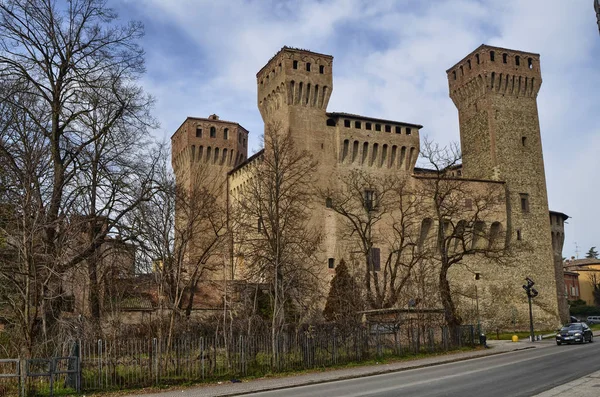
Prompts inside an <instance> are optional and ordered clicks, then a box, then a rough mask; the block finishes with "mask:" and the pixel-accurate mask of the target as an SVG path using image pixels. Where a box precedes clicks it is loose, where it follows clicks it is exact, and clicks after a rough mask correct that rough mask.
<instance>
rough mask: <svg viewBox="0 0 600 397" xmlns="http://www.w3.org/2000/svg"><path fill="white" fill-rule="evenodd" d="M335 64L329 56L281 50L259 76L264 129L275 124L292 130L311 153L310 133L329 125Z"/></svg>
mask: <svg viewBox="0 0 600 397" xmlns="http://www.w3.org/2000/svg"><path fill="white" fill-rule="evenodd" d="M332 63H333V57H332V56H330V55H325V54H319V53H316V52H312V51H307V50H300V49H296V48H291V47H283V48H282V49H281V50H279V52H278V53H277V54H275V56H273V58H271V59H270V60H269V62H267V64H266V65H265V66H264V67H263V68H262V69H261V70H260V71H259V72H258V73H257V74H256V82H257V85H258V109H259V110H260V114H261V116H262V118H263V121H264V122H265V125H268V124H269V123H272V122H275V123H279V124H280V125H281V126H282V127H283V128H290V129H291V131H292V133H293V134H294V136H297V137H298V140H297V142H298V144H299V145H300V147H302V148H304V149H311V137H310V135H309V134H307V133H308V132H310V131H313V130H315V128H314V126H317V127H318V129H322V126H324V125H325V122H326V117H327V116H326V114H325V111H326V109H327V104H328V103H329V97H330V96H331V91H332V89H333V78H332ZM313 143H314V142H313ZM312 149H314V147H313V148H312Z"/></svg>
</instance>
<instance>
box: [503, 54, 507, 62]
mask: <svg viewBox="0 0 600 397" xmlns="http://www.w3.org/2000/svg"><path fill="white" fill-rule="evenodd" d="M502 63H508V55H507V54H502Z"/></svg>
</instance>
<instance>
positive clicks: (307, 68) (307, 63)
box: [306, 62, 310, 72]
mask: <svg viewBox="0 0 600 397" xmlns="http://www.w3.org/2000/svg"><path fill="white" fill-rule="evenodd" d="M306 71H307V72H310V62H306Z"/></svg>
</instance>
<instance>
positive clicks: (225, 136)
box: [223, 128, 229, 139]
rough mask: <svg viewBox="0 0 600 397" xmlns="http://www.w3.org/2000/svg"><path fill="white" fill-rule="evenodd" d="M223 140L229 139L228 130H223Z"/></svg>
mask: <svg viewBox="0 0 600 397" xmlns="http://www.w3.org/2000/svg"><path fill="white" fill-rule="evenodd" d="M223 139H229V128H225V129H224V130H223Z"/></svg>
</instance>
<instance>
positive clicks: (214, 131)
mask: <svg viewBox="0 0 600 397" xmlns="http://www.w3.org/2000/svg"><path fill="white" fill-rule="evenodd" d="M210 137H211V138H216V137H217V129H216V128H215V127H210Z"/></svg>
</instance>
